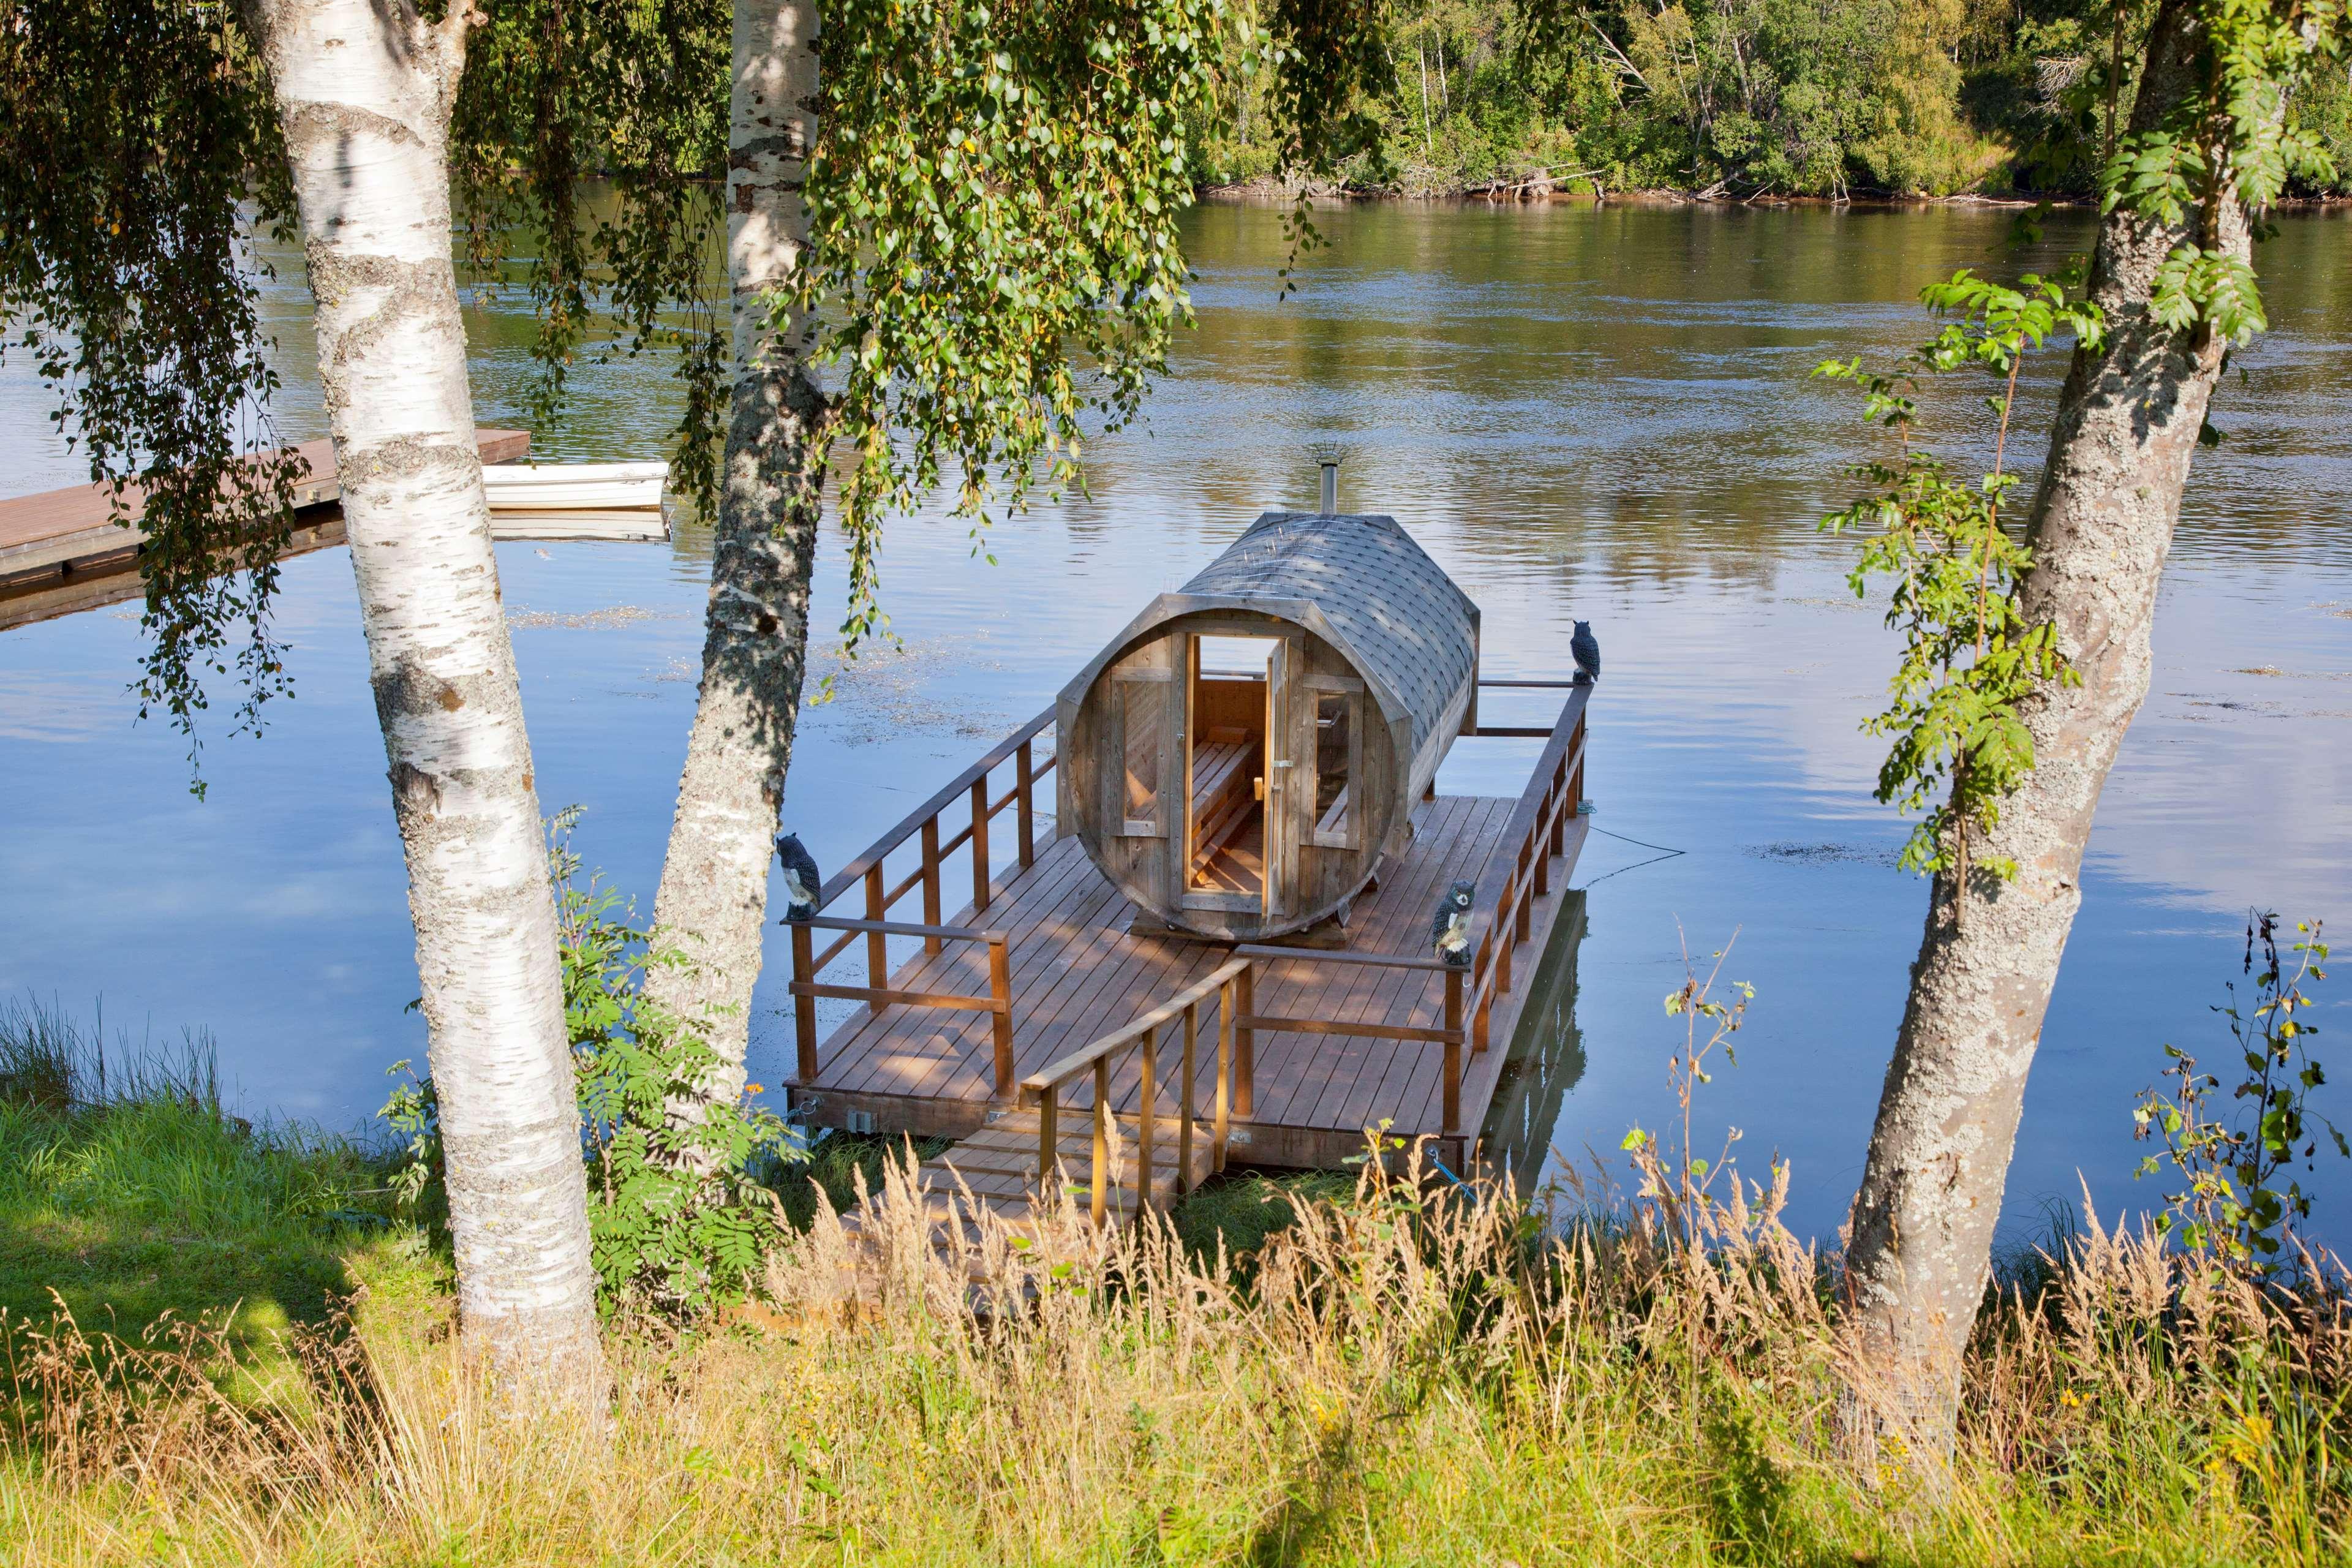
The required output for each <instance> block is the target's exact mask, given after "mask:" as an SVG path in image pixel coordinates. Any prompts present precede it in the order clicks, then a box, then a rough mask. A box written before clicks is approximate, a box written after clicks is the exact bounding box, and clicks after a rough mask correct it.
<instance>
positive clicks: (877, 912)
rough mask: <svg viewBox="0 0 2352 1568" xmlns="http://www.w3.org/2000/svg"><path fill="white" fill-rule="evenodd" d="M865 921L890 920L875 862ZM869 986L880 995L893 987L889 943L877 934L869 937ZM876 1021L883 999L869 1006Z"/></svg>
mask: <svg viewBox="0 0 2352 1568" xmlns="http://www.w3.org/2000/svg"><path fill="white" fill-rule="evenodd" d="M889 918H890V917H889V915H888V914H887V912H886V906H885V905H884V903H883V900H882V861H881V858H880V857H878V856H877V858H875V861H874V864H872V865H871V866H868V867H867V868H866V919H867V920H869V921H880V920H887V919H889ZM866 984H867V985H869V986H871V987H873V988H874V989H875V990H877V991H879V990H882V989H883V988H884V987H886V986H887V985H888V984H890V939H889V937H888V936H887V935H886V934H884V933H883V932H881V931H867V932H866ZM882 1006H883V1003H882V998H880V997H879V996H877V997H875V998H874V999H873V1000H872V1001H870V1002H868V1003H866V1008H867V1010H868V1011H870V1012H871V1013H872V1014H873V1015H874V1016H876V1017H877V1018H878V1017H880V1016H882Z"/></svg>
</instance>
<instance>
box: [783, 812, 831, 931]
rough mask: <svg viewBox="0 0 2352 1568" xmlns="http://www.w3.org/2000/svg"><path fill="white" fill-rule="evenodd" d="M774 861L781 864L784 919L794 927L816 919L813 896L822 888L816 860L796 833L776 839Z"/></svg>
mask: <svg viewBox="0 0 2352 1568" xmlns="http://www.w3.org/2000/svg"><path fill="white" fill-rule="evenodd" d="M776 858H777V859H779V860H781V861H782V862H783V863H784V900H785V901H784V919H785V920H786V921H792V922H793V923H796V924H797V923H800V922H803V921H813V920H814V919H816V900H817V893H818V892H819V890H820V889H823V888H824V878H823V877H821V876H819V875H818V874H817V868H816V858H815V857H814V856H813V855H811V854H810V853H809V852H808V850H807V849H806V848H805V847H803V845H802V844H801V836H800V835H799V834H797V833H787V834H785V835H784V836H783V837H782V838H779V839H777V840H776Z"/></svg>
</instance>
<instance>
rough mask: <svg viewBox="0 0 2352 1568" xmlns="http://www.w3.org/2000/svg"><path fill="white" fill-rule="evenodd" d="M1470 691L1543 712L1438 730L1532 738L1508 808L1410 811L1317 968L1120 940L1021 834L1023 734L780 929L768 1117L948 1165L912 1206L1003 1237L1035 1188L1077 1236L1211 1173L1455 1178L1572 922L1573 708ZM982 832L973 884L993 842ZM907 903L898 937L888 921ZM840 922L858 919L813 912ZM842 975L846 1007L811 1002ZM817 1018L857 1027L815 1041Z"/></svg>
mask: <svg viewBox="0 0 2352 1568" xmlns="http://www.w3.org/2000/svg"><path fill="white" fill-rule="evenodd" d="M1481 684H1482V685H1486V686H1490V687H1491V686H1517V687H1522V688H1536V689H1555V690H1557V691H1558V692H1559V695H1560V696H1561V697H1562V698H1563V699H1564V701H1563V705H1562V707H1561V709H1560V710H1559V718H1558V720H1557V721H1556V722H1554V723H1553V724H1552V725H1550V726H1549V727H1545V728H1519V727H1473V728H1469V729H1467V730H1465V738H1466V737H1475V736H1489V737H1493V736H1510V737H1521V738H1537V737H1540V738H1542V739H1543V740H1544V741H1545V742H1546V743H1545V745H1544V748H1543V751H1542V752H1541V754H1540V756H1539V757H1538V759H1537V761H1536V763H1535V765H1534V767H1533V769H1532V770H1531V772H1530V774H1529V777H1528V785H1527V788H1526V790H1525V791H1524V792H1523V793H1522V794H1521V795H1519V796H1518V797H1517V798H1516V799H1510V798H1490V797H1483V796H1458V795H1455V796H1437V797H1433V798H1429V799H1424V800H1423V801H1422V802H1420V803H1419V805H1417V807H1416V809H1415V810H1414V813H1413V816H1412V824H1413V832H1412V840H1411V842H1410V844H1409V846H1408V847H1407V848H1406V850H1405V852H1404V853H1403V854H1402V857H1400V858H1397V859H1395V860H1393V861H1392V862H1391V864H1390V865H1389V866H1388V867H1387V868H1385V869H1384V871H1383V873H1382V875H1381V879H1380V881H1379V883H1378V885H1377V887H1376V888H1375V889H1372V890H1371V891H1370V892H1369V893H1368V894H1367V895H1366V896H1364V897H1363V898H1361V899H1360V900H1357V901H1356V902H1355V904H1354V906H1353V908H1352V910H1351V912H1350V919H1349V924H1348V926H1347V928H1346V930H1345V931H1344V933H1340V934H1342V935H1343V937H1344V942H1345V945H1344V946H1340V947H1325V946H1320V945H1314V946H1308V945H1296V946H1294V945H1281V946H1234V945H1231V944H1227V943H1221V942H1210V941H1205V940H1200V939H1192V938H1175V937H1170V936H1166V935H1160V934H1142V933H1141V932H1139V931H1132V930H1130V929H1129V927H1130V923H1131V921H1132V920H1133V917H1134V912H1135V911H1134V909H1133V906H1132V905H1131V904H1130V903H1129V901H1128V900H1127V899H1126V898H1125V897H1124V896H1122V895H1121V894H1119V893H1118V891H1117V890H1116V889H1113V888H1112V886H1111V885H1110V883H1109V882H1108V880H1107V879H1105V878H1104V876H1103V875H1102V873H1101V872H1100V871H1099V870H1098V869H1097V868H1096V867H1095V865H1094V863H1093V862H1092V861H1091V860H1090V859H1089V858H1087V854H1086V853H1085V852H1084V848H1083V847H1082V845H1081V844H1080V843H1079V841H1078V840H1077V839H1076V837H1062V836H1057V835H1056V834H1055V833H1054V832H1053V831H1052V829H1051V827H1050V826H1047V825H1045V824H1041V822H1040V818H1041V816H1044V813H1043V812H1041V811H1040V809H1039V807H1038V805H1037V790H1038V785H1039V781H1040V780H1042V779H1043V778H1044V777H1045V775H1046V774H1047V773H1049V772H1050V771H1051V770H1052V769H1053V768H1054V767H1055V765H1056V764H1057V761H1058V759H1057V758H1056V757H1055V756H1054V755H1052V754H1049V753H1048V752H1047V751H1046V745H1045V742H1046V738H1047V735H1048V732H1049V731H1051V730H1052V728H1053V725H1054V712H1053V710H1048V711H1047V712H1046V713H1045V714H1041V715H1040V716H1039V717H1038V718H1037V719H1036V720H1034V721H1032V722H1031V723H1029V724H1028V725H1026V726H1024V728H1023V729H1022V730H1020V731H1017V732H1016V733H1015V734H1013V736H1012V737H1010V738H1008V739H1007V740H1006V741H1005V742H1003V743H1002V744H1000V745H999V746H997V747H996V748H995V749H994V750H993V751H992V752H989V753H988V754H987V755H986V756H984V757H983V758H982V759H981V760H980V761H979V762H977V763H974V764H973V765H972V766H971V768H969V769H967V770H966V771H965V773H963V774H962V775H961V777H959V778H958V779H956V780H954V781H952V782H951V783H950V784H948V785H947V786H946V787H945V788H943V789H942V790H941V791H940V793H939V794H938V795H935V796H934V797H932V799H931V800H930V801H929V802H927V803H926V804H925V805H923V806H921V807H919V808H918V809H917V810H916V812H915V813H914V814H913V815H912V816H908V818H907V820H906V821H904V822H902V823H901V824H899V825H898V826H897V827H895V828H893V829H892V830H891V832H889V833H888V834H886V835H885V836H884V837H882V839H880V840H879V841H877V843H876V844H875V846H874V847H872V848H870V849H868V850H867V851H866V854H864V855H862V856H860V857H858V858H857V859H856V860H855V861H853V862H852V863H851V864H850V865H849V866H847V867H846V868H844V869H843V870H842V871H841V872H840V873H839V874H837V875H835V877H833V878H832V879H829V880H828V881H827V882H826V884H825V888H824V893H823V895H822V896H821V899H820V904H819V913H818V916H817V918H816V919H815V920H814V921H811V922H807V923H803V924H796V925H794V926H793V928H792V940H793V986H792V991H793V997H794V1007H795V1013H796V1028H797V1036H798V1038H797V1043H796V1055H797V1070H796V1072H795V1074H794V1077H793V1082H792V1086H791V1092H792V1103H793V1109H794V1110H795V1111H796V1112H797V1113H798V1114H800V1115H801V1116H802V1117H803V1119H804V1120H805V1121H807V1122H809V1123H810V1124H812V1125H814V1126H820V1127H832V1128H842V1129H847V1130H852V1131H879V1132H906V1133H912V1134H915V1135H917V1136H944V1137H950V1138H955V1139H958V1140H961V1142H959V1143H958V1144H957V1145H956V1146H955V1147H954V1148H953V1149H951V1150H950V1151H949V1152H947V1153H945V1154H944V1155H942V1156H941V1157H940V1159H938V1160H936V1161H934V1162H931V1163H930V1164H929V1166H927V1167H926V1170H925V1172H924V1176H925V1178H926V1179H927V1180H928V1181H929V1183H930V1184H931V1186H932V1188H933V1190H934V1192H935V1193H937V1194H946V1193H948V1192H950V1191H951V1190H952V1189H953V1188H954V1186H955V1185H956V1184H959V1183H961V1184H964V1185H966V1186H968V1187H969V1188H970V1189H971V1192H972V1193H973V1194H975V1195H976V1196H978V1197H980V1198H982V1199H983V1200H984V1201H986V1202H987V1203H988V1204H989V1205H991V1206H992V1207H993V1208H995V1209H997V1210H998V1211H999V1212H1000V1213H1001V1214H1003V1215H1006V1216H1007V1217H1010V1218H1013V1219H1016V1220H1017V1219H1018V1218H1019V1217H1020V1216H1021V1215H1024V1214H1025V1213H1026V1211H1027V1208H1028V1205H1029V1202H1030V1200H1031V1198H1032V1197H1033V1196H1034V1194H1035V1193H1036V1190H1037V1185H1038V1183H1039V1181H1040V1173H1041V1170H1045V1171H1047V1172H1048V1173H1049V1175H1048V1177H1047V1179H1050V1180H1054V1181H1057V1182H1066V1183H1068V1184H1071V1185H1072V1186H1074V1187H1076V1188H1077V1189H1080V1190H1083V1191H1084V1192H1085V1193H1086V1194H1087V1195H1088V1196H1089V1198H1090V1199H1091V1200H1092V1203H1093V1205H1094V1206H1095V1212H1096V1214H1097V1217H1103V1216H1105V1215H1125V1214H1129V1213H1131V1212H1133V1210H1134V1208H1135V1206H1136V1205H1137V1203H1138V1202H1139V1201H1144V1202H1149V1203H1150V1204H1151V1205H1153V1206H1164V1205H1167V1204H1168V1203H1171V1202H1172V1201H1173V1200H1174V1198H1175V1197H1176V1196H1177V1195H1178V1194H1181V1192H1183V1191H1185V1190H1187V1189H1189V1188H1190V1187H1191V1186H1192V1185H1193V1184H1197V1183H1198V1182H1199V1181H1201V1180H1202V1179H1203V1178H1205V1176H1206V1175H1207V1174H1209V1173H1211V1172H1213V1171H1215V1170H1218V1169H1220V1168H1222V1167H1223V1165H1224V1164H1225V1163H1227V1162H1228V1160H1231V1161H1233V1162H1235V1163H1246V1164H1252V1165H1268V1166H1288V1167H1323V1166H1337V1165H1339V1164H1340V1163H1342V1162H1343V1161H1345V1160H1347V1159H1348V1158H1349V1156H1351V1155H1356V1154H1360V1153H1361V1152H1363V1150H1364V1148H1365V1142H1366V1138H1367V1136H1368V1133H1370V1131H1375V1130H1377V1131H1381V1132H1383V1133H1384V1134H1385V1135H1387V1136H1389V1137H1392V1138H1425V1139H1427V1140H1428V1141H1429V1142H1430V1147H1431V1151H1432V1152H1433V1154H1434V1155H1435V1156H1436V1158H1438V1159H1440V1160H1442V1161H1444V1163H1446V1164H1447V1165H1448V1166H1450V1167H1451V1168H1452V1169H1454V1170H1456V1171H1465V1170H1466V1169H1467V1168H1468V1167H1470V1166H1474V1165H1477V1164H1478V1163H1480V1161H1481V1149H1480V1136H1481V1130H1482V1128H1483V1127H1484V1125H1485V1122H1486V1117H1487V1113H1488V1111H1489V1110H1490V1108H1491V1107H1492V1106H1493V1104H1494V1101H1495V1099H1496V1089H1497V1085H1498V1082H1499V1081H1500V1079H1501V1078H1502V1069H1503V1065H1504V1062H1505V1059H1506V1058H1507V1056H1508V1054H1509V1048H1510V1046H1511V1043H1512V1040H1513V1038H1514V1036H1515V1034H1516V1032H1517V1028H1518V1026H1519V1024H1520V1021H1521V1018H1522V1016H1523V1015H1524V1014H1525V1012H1526V1011H1527V1009H1528V1003H1529V998H1530V997H1531V996H1535V997H1538V1006H1537V1011H1538V1012H1542V1011H1544V1010H1545V1009H1544V1007H1543V1005H1542V1003H1541V1001H1540V998H1541V997H1542V996H1543V995H1544V994H1547V993H1548V989H1549V988H1548V987H1546V986H1544V985H1541V984H1538V974H1537V973H1536V971H1537V970H1538V968H1539V967H1540V965H1539V962H1538V961H1539V960H1540V959H1541V958H1542V957H1543V956H1544V954H1545V953H1546V952H1547V950H1548V948H1549V945H1550V941H1551V937H1552V934H1553V931H1554V927H1555V924H1556V923H1557V921H1559V917H1560V912H1561V910H1562V909H1563V907H1565V906H1567V905H1569V904H1570V903H1573V902H1574V900H1571V899H1570V898H1569V897H1568V896H1567V892H1568V889H1567V882H1568V876H1569V872H1570V869H1571V868H1573V867H1574V866H1575V864H1576V859H1577V855H1578V852H1579V850H1580V848H1581V847H1582V846H1583V842H1584V837H1585V819H1584V817H1583V816H1582V814H1581V813H1580V810H1579V807H1580V804H1581V802H1582V800H1583V798H1584V793H1583V786H1584V744H1585V723H1584V713H1585V707H1586V704H1587V702H1588V700H1589V699H1590V697H1591V687H1590V686H1572V685H1570V684H1569V683H1566V682H1560V681H1499V680H1498V681H1486V682H1481ZM1002 773H1010V775H1011V776H1010V778H1009V780H1008V781H1007V782H1006V784H1005V786H1003V793H1002V794H1001V795H1000V794H999V793H997V792H998V790H999V788H1000V785H999V784H998V782H997V779H998V776H999V775H1000V774H1002ZM1008 812H1009V813H1010V814H1011V817H1012V823H1011V826H1012V830H1013V831H1012V839H1013V842H1012V845H1011V852H1010V853H1009V854H1006V855H1004V856H1003V861H1004V863H1003V864H1002V865H1000V864H998V857H997V856H996V855H993V854H992V842H991V840H992V833H999V832H1001V831H1002V830H1001V829H999V828H997V827H996V826H995V824H996V822H997V821H998V819H999V818H1001V817H1003V816H1004V815H1005V814H1007V813H1008ZM967 863H968V864H967ZM967 873H968V875H969V879H970V881H969V886H970V888H971V899H970V900H969V901H966V902H965V903H964V907H963V908H962V909H961V910H960V911H958V912H957V913H956V914H955V915H954V916H953V918H952V919H951V920H947V919H943V918H942V916H943V905H944V903H945V900H946V896H947V895H946V891H945V886H944V884H945V883H946V882H947V881H948V880H949V879H950V878H954V879H956V880H957V881H958V883H959V885H960V886H961V885H963V877H964V876H965V875H966V874H967ZM1456 880H1468V881H1471V882H1474V883H1475V885H1476V888H1477V896H1476V900H1475V906H1474V909H1475V916H1474V925H1473V931H1472V943H1471V947H1472V952H1473V955H1474V956H1473V960H1472V962H1471V963H1470V964H1469V965H1468V966H1467V967H1450V966H1448V965H1446V964H1444V963H1442V962H1441V961H1440V960H1439V959H1437V958H1436V957H1435V956H1434V954H1433V952H1432V949H1431V945H1430V939H1429V931H1430V924H1429V922H1430V919H1431V915H1432V911H1433V910H1434V909H1435V908H1436V906H1437V901H1438V896H1439V894H1440V893H1441V892H1442V891H1443V890H1444V889H1445V888H1447V887H1448V886H1450V885H1451V884H1452V883H1454V881H1456ZM907 900H919V908H920V910H921V918H920V919H919V920H916V919H911V918H910V919H904V920H898V919H893V918H892V917H893V912H894V910H896V909H897V907H898V905H899V904H901V903H902V902H904V901H907ZM844 905H846V906H847V907H848V908H851V909H855V910H857V911H858V912H857V913H856V914H855V915H850V914H835V913H833V912H831V911H833V910H835V909H837V908H840V907H842V906H844ZM1150 929H1154V930H1157V929H1159V928H1150ZM1328 935H1329V933H1326V939H1327V940H1328ZM820 943H822V944H823V945H820ZM860 958H862V959H863V960H864V963H865V968H866V974H865V977H864V979H865V983H864V984H852V983H849V977H840V978H835V975H836V972H837V966H842V965H845V963H855V962H856V960H858V959H860ZM821 1001H833V1002H836V1003H837V1002H850V1003H854V1004H856V1008H855V1011H854V1012H852V1014H851V1015H850V1016H848V1017H847V1018H846V1019H845V1020H844V1021H842V1022H840V1023H839V1024H838V1025H837V1026H835V1027H834V1028H833V1029H832V1030H831V1032H830V1034H829V1036H827V1037H824V1038H823V1039H822V1040H820V1035H821V1033H823V1031H822V1030H821V1028H820V1025H819V1020H818V1017H817V1005H818V1004H819V1003H820V1002H821ZM1055 1165H1058V1166H1059V1170H1058V1171H1054V1170H1053V1169H1052V1168H1053V1167H1055ZM1097 1173H1102V1176H1101V1179H1097Z"/></svg>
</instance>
